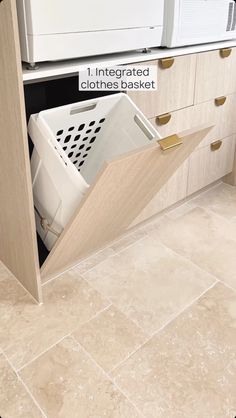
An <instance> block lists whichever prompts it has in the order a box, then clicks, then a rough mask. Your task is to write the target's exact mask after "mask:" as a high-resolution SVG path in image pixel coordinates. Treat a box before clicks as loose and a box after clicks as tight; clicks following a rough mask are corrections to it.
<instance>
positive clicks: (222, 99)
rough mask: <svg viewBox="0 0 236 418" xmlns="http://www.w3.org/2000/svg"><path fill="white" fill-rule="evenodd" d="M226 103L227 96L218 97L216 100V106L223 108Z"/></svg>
mask: <svg viewBox="0 0 236 418" xmlns="http://www.w3.org/2000/svg"><path fill="white" fill-rule="evenodd" d="M225 102H226V97H225V96H222V97H217V98H216V99H215V105H216V106H223V105H224V104H225Z"/></svg>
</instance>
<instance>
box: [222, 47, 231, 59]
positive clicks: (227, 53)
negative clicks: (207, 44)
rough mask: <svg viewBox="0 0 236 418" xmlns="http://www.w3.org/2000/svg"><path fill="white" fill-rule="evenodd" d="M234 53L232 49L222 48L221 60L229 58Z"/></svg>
mask: <svg viewBox="0 0 236 418" xmlns="http://www.w3.org/2000/svg"><path fill="white" fill-rule="evenodd" d="M231 52H232V48H222V49H220V56H221V58H228V57H229V56H230V54H231Z"/></svg>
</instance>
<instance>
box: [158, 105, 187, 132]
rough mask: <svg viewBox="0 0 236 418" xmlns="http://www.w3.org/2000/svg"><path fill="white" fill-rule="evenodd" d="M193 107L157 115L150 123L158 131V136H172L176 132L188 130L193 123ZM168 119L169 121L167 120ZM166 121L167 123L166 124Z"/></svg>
mask: <svg viewBox="0 0 236 418" xmlns="http://www.w3.org/2000/svg"><path fill="white" fill-rule="evenodd" d="M193 110H194V107H193V106H189V107H186V108H184V109H180V110H176V111H175V112H169V113H166V114H162V115H158V116H156V117H155V118H152V119H150V122H151V123H152V124H153V126H154V127H155V128H156V129H157V130H158V132H159V134H160V135H162V136H163V137H164V136H168V135H173V134H175V133H176V132H181V131H185V130H186V129H190V128H191V126H192V124H193V123H194V118H193ZM168 119H169V120H168ZM167 120H168V122H166V121H167Z"/></svg>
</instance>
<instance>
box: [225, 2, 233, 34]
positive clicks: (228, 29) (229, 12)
mask: <svg viewBox="0 0 236 418" xmlns="http://www.w3.org/2000/svg"><path fill="white" fill-rule="evenodd" d="M233 8H234V3H232V2H231V3H229V11H228V23H227V27H226V32H229V31H231V27H232V18H233Z"/></svg>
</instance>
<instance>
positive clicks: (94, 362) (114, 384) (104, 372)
mask: <svg viewBox="0 0 236 418" xmlns="http://www.w3.org/2000/svg"><path fill="white" fill-rule="evenodd" d="M72 338H73V340H74V342H75V344H76V345H77V346H78V347H80V348H81V350H82V351H83V352H84V353H85V355H86V356H87V357H88V358H89V359H90V360H91V361H92V363H93V364H94V365H95V366H96V367H97V368H98V369H99V370H100V371H101V372H102V374H103V375H104V376H106V378H107V379H108V380H109V381H110V382H111V383H112V384H113V386H115V388H116V389H117V390H118V391H119V392H120V393H122V395H123V396H124V397H125V398H126V399H127V400H128V402H129V403H130V404H131V405H132V406H133V407H134V409H135V410H136V412H138V414H139V415H140V416H141V417H142V418H146V417H145V416H144V415H143V413H142V412H141V411H140V410H139V409H138V408H137V406H136V405H135V404H134V403H133V401H132V400H131V399H129V396H127V394H126V393H125V392H124V391H123V390H122V389H121V388H120V387H119V386H118V385H117V383H116V382H115V381H114V379H112V377H111V376H109V374H108V373H107V372H106V371H105V370H104V369H103V368H102V367H101V366H100V365H99V364H98V363H97V362H96V360H95V359H94V358H93V357H92V356H91V354H90V353H89V352H88V351H87V350H86V349H85V348H84V347H83V346H82V345H81V344H80V343H79V342H78V341H77V340H76V339H75V338H74V337H73V336H72Z"/></svg>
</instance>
